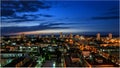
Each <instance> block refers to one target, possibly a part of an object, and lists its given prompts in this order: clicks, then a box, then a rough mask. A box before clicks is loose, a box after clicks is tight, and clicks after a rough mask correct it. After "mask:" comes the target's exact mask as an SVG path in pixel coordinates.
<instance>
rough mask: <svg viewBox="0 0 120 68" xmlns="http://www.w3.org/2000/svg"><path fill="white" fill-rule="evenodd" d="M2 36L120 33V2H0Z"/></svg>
mask: <svg viewBox="0 0 120 68" xmlns="http://www.w3.org/2000/svg"><path fill="white" fill-rule="evenodd" d="M1 4H2V5H1V19H2V20H1V31H2V34H20V33H25V34H37V33H59V32H65V33H70V32H72V33H80V32H108V33H109V32H111V33H113V32H117V33H118V31H119V2H118V0H114V1H109V0H107V1H95V0H93V1H82V0H80V1H37V0H36V1H31V0H30V1H19V0H13V1H12V0H11V1H2V2H1Z"/></svg>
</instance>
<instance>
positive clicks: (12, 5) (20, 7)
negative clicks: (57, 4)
mask: <svg viewBox="0 0 120 68" xmlns="http://www.w3.org/2000/svg"><path fill="white" fill-rule="evenodd" d="M49 8H51V6H50V5H48V4H46V3H44V2H42V1H39V0H34V1H28V0H26V1H23V0H16V1H15V0H11V1H9V0H2V1H1V10H2V11H1V13H2V14H1V16H11V15H13V14H14V13H15V12H36V11H38V10H39V9H49Z"/></svg>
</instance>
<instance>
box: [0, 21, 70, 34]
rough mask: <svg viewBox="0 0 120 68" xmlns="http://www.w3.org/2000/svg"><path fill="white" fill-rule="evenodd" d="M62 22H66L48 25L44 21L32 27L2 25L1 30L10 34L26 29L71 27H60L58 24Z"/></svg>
mask: <svg viewBox="0 0 120 68" xmlns="http://www.w3.org/2000/svg"><path fill="white" fill-rule="evenodd" d="M61 24H64V23H48V24H47V25H46V24H45V23H44V24H40V25H38V26H30V27H2V29H1V32H2V34H9V33H17V32H25V31H36V30H46V29H68V28H69V27H58V25H61ZM55 25H57V26H55ZM53 26H54V27H53Z"/></svg>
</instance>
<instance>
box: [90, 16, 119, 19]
mask: <svg viewBox="0 0 120 68" xmlns="http://www.w3.org/2000/svg"><path fill="white" fill-rule="evenodd" d="M91 19H93V20H111V19H119V16H101V17H100V16H99V17H92V18H91Z"/></svg>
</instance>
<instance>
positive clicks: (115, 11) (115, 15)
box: [91, 7, 119, 20]
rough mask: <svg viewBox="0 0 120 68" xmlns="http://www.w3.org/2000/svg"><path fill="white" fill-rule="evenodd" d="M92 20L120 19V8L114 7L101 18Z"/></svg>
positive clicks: (97, 17)
mask: <svg viewBox="0 0 120 68" xmlns="http://www.w3.org/2000/svg"><path fill="white" fill-rule="evenodd" d="M91 19H92V20H113V19H119V8H118V7H113V8H110V9H108V10H107V11H106V12H105V13H103V14H102V15H101V16H96V17H92V18H91Z"/></svg>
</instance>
